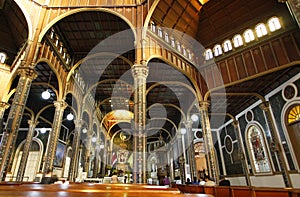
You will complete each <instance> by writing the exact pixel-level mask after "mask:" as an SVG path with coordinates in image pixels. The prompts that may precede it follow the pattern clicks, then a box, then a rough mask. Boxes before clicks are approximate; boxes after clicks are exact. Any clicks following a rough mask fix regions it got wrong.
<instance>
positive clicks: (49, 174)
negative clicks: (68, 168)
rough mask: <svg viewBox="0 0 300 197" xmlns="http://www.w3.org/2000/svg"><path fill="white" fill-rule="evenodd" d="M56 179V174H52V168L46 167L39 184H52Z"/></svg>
mask: <svg viewBox="0 0 300 197" xmlns="http://www.w3.org/2000/svg"><path fill="white" fill-rule="evenodd" d="M56 181H58V178H57V176H56V175H52V170H50V169H48V170H47V171H46V174H45V176H43V178H42V180H41V184H52V183H55V182H56Z"/></svg>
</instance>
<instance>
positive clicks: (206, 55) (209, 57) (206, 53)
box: [205, 49, 213, 60]
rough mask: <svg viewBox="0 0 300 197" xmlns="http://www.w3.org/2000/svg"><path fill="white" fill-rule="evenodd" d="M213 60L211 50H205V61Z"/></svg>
mask: <svg viewBox="0 0 300 197" xmlns="http://www.w3.org/2000/svg"><path fill="white" fill-rule="evenodd" d="M212 58H213V53H212V50H211V49H206V50H205V60H210V59H212Z"/></svg>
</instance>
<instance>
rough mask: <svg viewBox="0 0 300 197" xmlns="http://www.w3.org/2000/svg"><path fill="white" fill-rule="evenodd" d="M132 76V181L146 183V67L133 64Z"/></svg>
mask: <svg viewBox="0 0 300 197" xmlns="http://www.w3.org/2000/svg"><path fill="white" fill-rule="evenodd" d="M132 75H133V77H134V90H135V92H134V125H133V126H134V135H133V136H134V139H133V147H134V150H133V182H134V183H147V177H146V161H147V158H146V144H147V142H146V138H147V133H146V79H147V76H148V67H147V66H145V65H142V64H135V65H134V66H133V68H132Z"/></svg>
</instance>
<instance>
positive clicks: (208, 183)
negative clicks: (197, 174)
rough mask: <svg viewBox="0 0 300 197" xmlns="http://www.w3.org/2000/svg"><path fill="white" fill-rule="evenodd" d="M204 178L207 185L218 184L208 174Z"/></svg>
mask: <svg viewBox="0 0 300 197" xmlns="http://www.w3.org/2000/svg"><path fill="white" fill-rule="evenodd" d="M204 180H205V184H204V185H205V186H215V185H216V183H215V182H213V181H212V180H211V179H210V178H209V176H207V175H206V176H205V177H204Z"/></svg>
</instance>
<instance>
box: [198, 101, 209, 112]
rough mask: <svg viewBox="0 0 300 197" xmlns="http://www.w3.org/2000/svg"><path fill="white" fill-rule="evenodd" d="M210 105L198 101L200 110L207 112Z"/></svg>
mask: <svg viewBox="0 0 300 197" xmlns="http://www.w3.org/2000/svg"><path fill="white" fill-rule="evenodd" d="M209 105H210V103H209V101H200V102H199V107H200V109H201V110H208V107H209Z"/></svg>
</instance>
